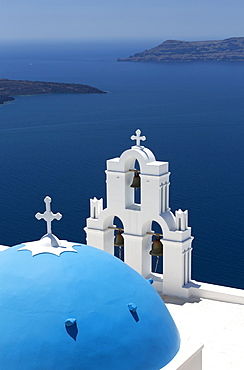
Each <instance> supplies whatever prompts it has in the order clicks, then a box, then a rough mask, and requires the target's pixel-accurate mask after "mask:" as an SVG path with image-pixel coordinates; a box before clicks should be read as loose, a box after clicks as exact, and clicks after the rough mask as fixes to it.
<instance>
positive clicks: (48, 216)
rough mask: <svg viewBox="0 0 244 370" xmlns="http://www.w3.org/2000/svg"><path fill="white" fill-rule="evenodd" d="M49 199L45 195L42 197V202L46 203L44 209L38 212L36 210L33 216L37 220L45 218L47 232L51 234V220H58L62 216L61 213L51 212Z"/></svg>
mask: <svg viewBox="0 0 244 370" xmlns="http://www.w3.org/2000/svg"><path fill="white" fill-rule="evenodd" d="M51 201H52V199H51V198H50V197H48V196H47V197H45V198H44V202H45V203H46V211H45V212H44V213H40V212H38V213H37V214H36V215H35V217H36V218H37V219H38V220H41V219H43V220H45V221H46V223H47V234H52V228H51V224H52V221H53V220H60V219H61V218H62V215H61V213H59V212H58V213H52V211H51V207H50V204H51Z"/></svg>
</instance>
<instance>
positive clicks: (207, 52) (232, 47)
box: [117, 37, 244, 62]
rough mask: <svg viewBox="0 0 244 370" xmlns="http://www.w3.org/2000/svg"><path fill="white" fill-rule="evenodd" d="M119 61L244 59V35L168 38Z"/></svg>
mask: <svg viewBox="0 0 244 370" xmlns="http://www.w3.org/2000/svg"><path fill="white" fill-rule="evenodd" d="M117 61H119V62H195V61H228V62H243V61H244V37H232V38H229V39H226V40H220V41H192V42H188V41H177V40H167V41H165V42H163V43H162V44H160V45H158V46H156V47H154V48H152V49H150V50H145V51H143V52H141V53H136V54H135V55H133V56H130V57H128V58H124V59H121V58H118V59H117Z"/></svg>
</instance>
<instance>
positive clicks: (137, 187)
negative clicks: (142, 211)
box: [130, 159, 141, 205]
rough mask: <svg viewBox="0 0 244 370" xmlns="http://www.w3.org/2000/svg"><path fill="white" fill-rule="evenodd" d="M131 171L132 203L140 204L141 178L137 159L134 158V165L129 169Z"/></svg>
mask: <svg viewBox="0 0 244 370" xmlns="http://www.w3.org/2000/svg"><path fill="white" fill-rule="evenodd" d="M130 171H131V172H133V173H134V174H133V177H132V182H131V185H130V187H131V188H133V190H134V194H133V203H134V204H136V205H140V204H141V178H140V172H141V170H140V164H139V162H138V160H137V159H136V160H135V162H134V166H133V168H132V169H130Z"/></svg>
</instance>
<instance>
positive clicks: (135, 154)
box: [119, 148, 155, 172]
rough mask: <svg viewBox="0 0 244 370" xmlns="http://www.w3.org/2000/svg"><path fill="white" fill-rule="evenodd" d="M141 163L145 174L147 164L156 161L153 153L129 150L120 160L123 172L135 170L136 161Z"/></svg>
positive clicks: (146, 150)
mask: <svg viewBox="0 0 244 370" xmlns="http://www.w3.org/2000/svg"><path fill="white" fill-rule="evenodd" d="M136 159H137V161H138V162H139V165H140V168H141V170H142V171H143V172H145V170H146V164H147V163H150V162H153V161H155V157H154V155H153V153H152V152H151V151H150V150H149V149H147V148H144V149H129V150H126V151H125V152H124V153H122V154H121V156H120V158H119V163H120V168H121V170H122V171H123V172H125V171H129V169H131V167H132V168H133V166H134V163H135V160H136Z"/></svg>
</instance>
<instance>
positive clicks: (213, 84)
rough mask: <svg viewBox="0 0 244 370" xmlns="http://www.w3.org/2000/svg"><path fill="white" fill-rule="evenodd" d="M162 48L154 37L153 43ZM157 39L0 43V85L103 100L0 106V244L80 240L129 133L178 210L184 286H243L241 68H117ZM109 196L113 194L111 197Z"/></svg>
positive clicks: (31, 100)
mask: <svg viewBox="0 0 244 370" xmlns="http://www.w3.org/2000/svg"><path fill="white" fill-rule="evenodd" d="M162 41H164V40H162ZM158 43H159V42H158V40H144V41H143V40H134V41H133V40H131V41H123V40H120V41H116V42H115V41H101V40H100V41H96V40H92V41H84V40H79V41H78V40H74V41H50V42H47V41H45V42H44V41H43V42H34V41H29V42H18V43H17V42H0V71H1V73H0V78H8V79H18V80H34V81H53V82H67V83H68V82H69V83H81V84H87V85H91V86H94V87H97V88H99V89H101V90H104V91H106V92H107V94H87V95H85V94H50V95H35V96H18V97H16V100H15V101H13V102H9V103H7V104H4V105H1V106H0V158H1V177H0V244H2V245H9V246H12V245H16V244H19V243H22V242H26V241H32V240H37V239H39V238H40V237H41V236H42V235H43V234H45V232H46V225H45V223H44V221H43V220H41V221H38V220H36V219H35V217H34V215H35V214H36V213H37V212H43V211H44V202H43V199H44V197H45V196H46V195H48V196H50V197H51V198H52V210H53V212H61V213H62V215H63V218H62V220H61V221H59V222H58V221H54V222H53V225H52V228H53V233H54V234H55V235H57V236H58V238H59V239H68V240H70V241H74V242H81V243H85V232H84V230H83V229H84V227H85V225H86V218H87V217H89V214H90V211H89V199H90V198H93V197H97V198H101V197H102V198H104V203H105V206H106V183H105V180H106V178H105V169H106V160H107V159H110V158H114V157H118V156H120V154H121V153H122V152H123V151H124V150H126V149H129V148H130V147H131V146H132V145H133V142H132V141H131V140H130V136H131V135H133V134H134V133H135V130H136V129H138V128H139V129H141V131H142V135H145V136H146V137H147V140H146V141H145V142H144V145H145V146H146V147H148V148H149V149H151V150H152V151H153V153H154V154H155V156H156V158H157V160H160V161H168V162H169V165H170V172H171V177H170V183H171V184H170V207H171V210H172V211H173V212H175V210H177V209H179V208H180V209H182V210H185V209H188V211H189V226H191V227H192V235H193V236H194V241H193V266H192V277H193V279H196V280H198V281H203V282H209V283H213V284H221V285H226V286H230V287H236V288H242V289H244V272H243V270H244V268H243V262H244V237H243V235H244V232H243V223H244V215H243V217H242V210H243V208H244V190H243V188H244V186H243V185H244V184H243V181H244V180H243V179H244V176H243V173H244V145H243V137H244V63H238V62H235V63H230V62H218V63H208V62H205V63H201V62H199V63H162V64H159V63H129V62H117V61H116V59H117V58H118V57H120V58H125V57H127V56H129V55H132V54H134V53H136V52H140V51H143V50H145V49H149V48H151V47H154V46H156V45H157V44H158ZM119 196H120V194H118V197H119Z"/></svg>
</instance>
